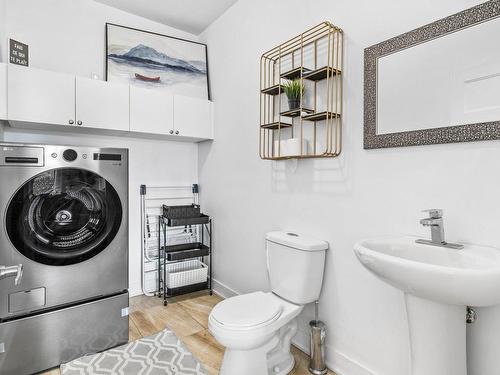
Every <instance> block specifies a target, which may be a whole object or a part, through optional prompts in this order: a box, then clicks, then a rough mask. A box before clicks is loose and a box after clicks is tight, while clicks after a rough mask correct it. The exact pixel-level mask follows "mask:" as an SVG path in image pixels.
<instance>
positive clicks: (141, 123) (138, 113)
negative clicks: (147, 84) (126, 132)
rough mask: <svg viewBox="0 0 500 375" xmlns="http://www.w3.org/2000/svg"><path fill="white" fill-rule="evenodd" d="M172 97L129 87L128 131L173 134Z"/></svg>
mask: <svg viewBox="0 0 500 375" xmlns="http://www.w3.org/2000/svg"><path fill="white" fill-rule="evenodd" d="M173 129H174V97H173V96H172V95H171V94H168V93H164V92H159V91H155V90H150V89H145V88H140V87H136V86H130V131H132V132H139V133H149V134H161V135H170V134H173V133H174V130H173Z"/></svg>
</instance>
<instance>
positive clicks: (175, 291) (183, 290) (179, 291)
mask: <svg viewBox="0 0 500 375" xmlns="http://www.w3.org/2000/svg"><path fill="white" fill-rule="evenodd" d="M206 289H209V282H208V281H204V282H202V283H198V284H191V285H186V286H181V287H179V288H167V297H175V296H180V295H183V294H187V293H193V292H198V291H200V290H206Z"/></svg>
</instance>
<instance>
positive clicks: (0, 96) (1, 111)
mask: <svg viewBox="0 0 500 375" xmlns="http://www.w3.org/2000/svg"><path fill="white" fill-rule="evenodd" d="M0 120H7V64H0Z"/></svg>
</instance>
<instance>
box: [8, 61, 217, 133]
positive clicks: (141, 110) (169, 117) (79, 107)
mask: <svg viewBox="0 0 500 375" xmlns="http://www.w3.org/2000/svg"><path fill="white" fill-rule="evenodd" d="M5 80H6V81H7V84H5ZM5 86H7V89H6V90H5ZM2 88H3V90H2ZM5 91H6V93H5ZM6 107H7V108H6ZM2 118H4V119H5V118H6V119H7V120H8V121H9V123H10V124H11V126H15V127H21V128H30V129H38V130H65V131H77V130H78V132H80V133H81V132H86V133H92V132H94V133H95V134H99V133H100V134H108V133H111V134H115V133H119V132H133V133H134V134H135V135H139V134H144V135H147V134H150V135H157V136H166V138H169V139H172V140H175V139H178V140H186V141H202V140H206V139H213V127H214V124H213V103H212V102H210V101H208V100H206V99H198V98H191V97H186V96H178V95H172V94H169V93H166V92H162V91H157V90H151V89H146V88H141V87H136V86H129V85H121V84H114V83H109V82H105V81H100V80H94V79H88V78H82V77H75V76H74V75H70V74H63V73H55V72H49V71H46V70H41V69H34V68H27V67H22V66H17V65H11V64H8V65H7V64H0V119H2ZM54 125H55V126H54Z"/></svg>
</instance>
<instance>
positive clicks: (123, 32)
mask: <svg viewBox="0 0 500 375" xmlns="http://www.w3.org/2000/svg"><path fill="white" fill-rule="evenodd" d="M106 80H107V81H109V82H121V83H126V84H131V85H137V86H141V87H146V88H151V89H155V90H165V91H168V92H170V93H172V94H179V95H185V96H194V97H199V98H206V99H210V97H209V95H210V90H209V83H208V65H207V46H206V44H203V43H198V42H192V41H189V40H185V39H179V38H174V37H170V36H167V35H162V34H157V33H152V32H148V31H143V30H138V29H133V28H130V27H125V26H120V25H115V24H111V23H107V24H106Z"/></svg>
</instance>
